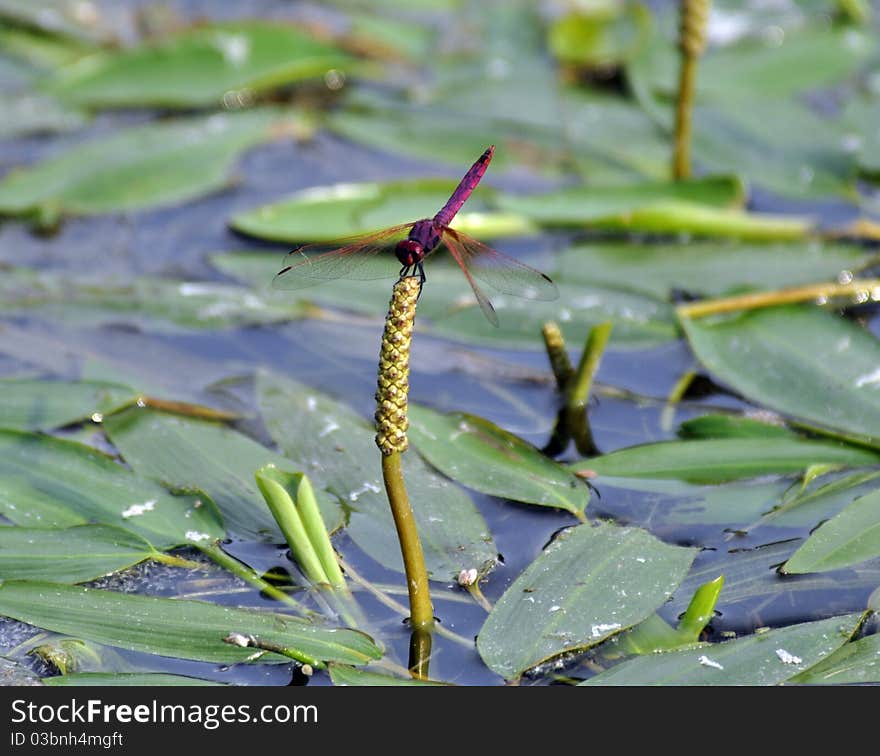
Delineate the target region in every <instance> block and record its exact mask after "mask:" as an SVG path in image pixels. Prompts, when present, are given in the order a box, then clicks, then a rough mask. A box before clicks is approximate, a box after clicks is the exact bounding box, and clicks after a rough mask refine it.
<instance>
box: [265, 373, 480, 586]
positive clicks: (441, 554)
mask: <svg viewBox="0 0 880 756" xmlns="http://www.w3.org/2000/svg"><path fill="white" fill-rule="evenodd" d="M257 401H258V403H259V406H260V412H261V413H262V416H263V421H264V422H265V424H266V428H267V429H268V431H269V433H270V434H271V436H272V438H273V439H275V441H276V442H277V443H278V445H279V446H280V447H281V448H282V449H283V450H284V452H285V454H287V455H288V456H289V457H290V458H291V459H294V460H297V461H298V462H299V464H300V465H301V466H302V468H303V471H304V472H305V473H306V474H307V475H308V476H309V478H310V479H311V480H312V481H313V482H314V485H315V488H316V489H321V488H323V489H324V490H325V491H327V492H328V493H330V494H332V495H335V496H338V497H339V499H341V500H342V501H343V502H345V506H346V508H347V509H349V510H350V515H349V522H348V526H347V527H346V533H347V534H348V535H349V537H350V538H351V539H352V540H353V541H354V542H355V543H356V544H357V545H358V546H359V547H360V548H361V549H362V550H363V551H364V552H366V553H367V554H368V555H369V556H370V557H371V558H373V559H375V560H376V561H377V562H379V563H380V564H382V565H383V566H385V567H389V568H391V569H396V570H402V569H403V564H402V561H401V557H400V544H399V543H398V541H397V536H396V531H395V528H394V522H393V520H392V518H391V510H390V507H389V506H388V499H387V497H386V494H385V491H384V488H383V485H382V472H381V469H382V467H381V455H380V453H379V450H378V449H377V448H376V444H375V441H374V440H373V439H374V436H375V429H374V428H373V427H372V426H371V425H370V424H368V423H367V422H366V421H364V420H363V418H362V417H361V416H360V415H358V414H357V413H355V412H354V411H353V410H352V409H350V408H349V407H347V406H346V405H344V404H341V403H339V402H337V401H335V400H333V399H331V398H330V397H328V396H326V395H325V394H322V393H321V392H319V391H316V390H315V389H312V388H309V387H307V386H304V385H302V384H300V383H296V382H295V381H292V380H289V379H286V378H282V377H280V376H277V375H274V374H272V373H259V374H258V376H257ZM403 471H404V478H405V480H406V486H407V489H408V492H409V498H410V503H411V504H412V507H413V513H414V516H415V519H416V524H417V526H418V530H419V536H420V538H421V540H422V547H423V549H424V552H425V563H426V567H427V570H428V574H429V576H430V577H431V578H432V579H434V580H444V581H447V580H450V579H454V578H455V577H456V576H457V575H458V574H459V572H460V571H461V570H463V569H470V568H476V569H478V570H480V571H481V572H486V571H488V569H489V568H490V567H491V566H492V565H493V564H494V561H495V558H496V556H497V551H496V549H495V545H494V543H493V542H492V536H491V534H490V533H489V530H488V527H487V526H486V523H485V521H484V520H483V518H482V516H481V515H480V513H479V511H478V510H477V509H476V507H475V506H474V504H473V502H472V501H471V499H470V498H469V497H468V496H467V494H465V493H464V492H463V491H461V490H460V489H459V488H458V487H456V486H454V485H452V484H451V483H449V482H448V481H447V480H445V479H443V478H442V477H441V476H439V475H437V474H436V473H434V472H433V471H432V470H431V469H430V468H429V467H428V466H427V465H426V464H425V463H424V462H423V461H422V460H421V458H420V457H419V456H418V455H417V454H415V453H412V452H410V453H408V454H405V455H403Z"/></svg>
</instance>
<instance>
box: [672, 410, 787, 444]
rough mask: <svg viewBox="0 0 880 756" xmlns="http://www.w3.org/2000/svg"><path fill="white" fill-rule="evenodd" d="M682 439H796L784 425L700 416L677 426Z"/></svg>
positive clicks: (734, 416) (736, 418)
mask: <svg viewBox="0 0 880 756" xmlns="http://www.w3.org/2000/svg"><path fill="white" fill-rule="evenodd" d="M678 435H679V436H680V437H681V438H684V439H700V438H798V435H797V434H796V433H795V432H794V431H793V430H791V429H790V428H787V427H785V426H784V425H776V424H774V423H770V422H765V421H763V420H758V419H756V418H753V417H743V416H741V415H721V414H717V415H700V416H699V417H694V418H692V419H690V420H686V421H685V422H683V423H682V424H681V425H679V426H678Z"/></svg>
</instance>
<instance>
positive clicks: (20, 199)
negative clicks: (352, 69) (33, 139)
mask: <svg viewBox="0 0 880 756" xmlns="http://www.w3.org/2000/svg"><path fill="white" fill-rule="evenodd" d="M285 117H286V118H288V119H289V118H290V117H291V116H290V114H288V115H287V116H285V115H284V112H283V111H275V110H253V111H248V112H242V113H219V114H215V115H211V116H203V117H198V118H190V119H179V120H172V121H166V122H162V123H151V124H147V125H145V126H134V127H130V128H126V129H122V130H120V131H119V132H117V133H116V134H113V135H111V136H105V137H102V138H100V139H94V140H92V141H90V142H86V143H84V144H80V145H77V146H75V147H72V148H71V149H70V150H69V151H68V152H66V153H63V154H60V155H57V156H52V157H48V158H46V159H45V160H44V161H43V162H41V163H39V164H37V165H35V166H33V167H28V168H21V169H19V170H15V171H11V172H9V173H8V174H6V176H4V177H3V179H2V180H0V213H4V214H21V213H26V212H29V211H34V210H36V209H40V208H51V209H52V210H54V211H55V212H63V213H68V214H79V215H90V214H96V213H107V212H114V211H122V210H136V209H139V208H144V207H150V206H155V205H169V204H175V203H180V202H184V201H186V200H190V199H193V198H195V197H198V196H201V195H203V194H207V193H209V192H211V191H215V190H217V189H219V188H221V187H222V186H223V185H224V184H225V183H226V181H227V171H228V169H229V167H230V165H231V163H232V161H233V160H234V159H235V158H236V156H237V155H238V154H239V153H240V152H242V151H243V150H245V149H247V148H249V147H253V146H254V145H256V144H258V143H260V142H263V141H267V140H268V139H269V138H270V136H271V134H272V129H273V127H274V128H278V127H279V125H280V124H281V123H282V122H283V121H284V120H285Z"/></svg>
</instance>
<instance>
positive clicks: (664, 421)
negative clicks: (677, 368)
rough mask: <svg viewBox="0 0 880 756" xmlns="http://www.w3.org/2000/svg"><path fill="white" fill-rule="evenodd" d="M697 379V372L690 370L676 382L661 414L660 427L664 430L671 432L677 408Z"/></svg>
mask: <svg viewBox="0 0 880 756" xmlns="http://www.w3.org/2000/svg"><path fill="white" fill-rule="evenodd" d="M696 377H697V373H696V371H694V370H688V371H686V372H684V373H682V375H681V376H680V377H679V379H678V380H677V381H676V382H675V385H674V386H673V387H672V391H670V392H669V396H667V397H666V405H665V406H664V407H663V411H662V413H661V414H660V427H661V428H662V429H663V430H670V429H671V428H672V422H673V418H674V416H675V406H676V405H677V404H678V403H679V402H680V401H681V398H682V397H683V396H684V394H685V392H686V391H687V390H688V386H690V385H691V383H693V380H694V378H696Z"/></svg>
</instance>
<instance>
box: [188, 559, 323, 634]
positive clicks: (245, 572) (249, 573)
mask: <svg viewBox="0 0 880 756" xmlns="http://www.w3.org/2000/svg"><path fill="white" fill-rule="evenodd" d="M198 549H199V550H200V551H201V552H202V553H203V554H205V555H206V556H209V557H210V558H211V559H213V560H214V561H215V562H216V563H217V564H218V565H220V566H221V567H222V568H223V569H225V570H229V572H231V573H232V574H233V575H236V576H237V577H240V578H241V579H242V580H244V581H245V582H246V583H248V584H249V585H252V586H253V587H254V588H256V589H257V590H259V591H262V592H263V593H265V594H266V595H267V596H270V597H271V598H273V599H275V600H276V601H281V602H282V603H284V604H287V605H288V606H289V607H291V608H293V609H296V611H297V612H299V613H300V614H302V615H303V616H306V617H315V616H320V615H318V614H317V613H316V612H314V611H312V610H311V609H307V608H306V607H305V606H303V605H302V604H300V603H299V602H298V601H296V600H294V599H292V598H291V597H290V596H288V595H287V594H286V593H285V592H284V591H281V590H279V589H278V588H276V587H275V586H274V585H270V584H269V583H267V582H266V581H265V580H263V579H262V578H260V577H259V576H258V575H257V574H256V573H255V572H254V571H253V570H252V569H251V568H250V567H248V566H247V565H245V564H242V563H241V562H239V561H238V560H237V559H236V558H235V557H231V556H229V554H227V553H226V552H225V551H223V549H221V548H220V546H219V545H218V544H216V543H212V544H210V545H205V544H200V545H199V546H198Z"/></svg>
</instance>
